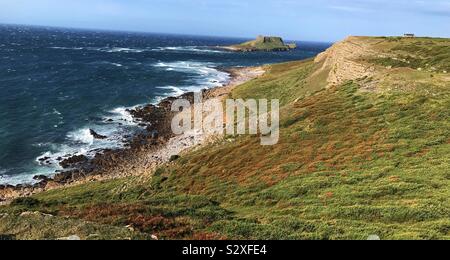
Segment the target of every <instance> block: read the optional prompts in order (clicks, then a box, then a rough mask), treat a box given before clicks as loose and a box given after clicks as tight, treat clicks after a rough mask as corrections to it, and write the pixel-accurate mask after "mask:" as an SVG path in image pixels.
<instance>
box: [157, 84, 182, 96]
mask: <svg viewBox="0 0 450 260" xmlns="http://www.w3.org/2000/svg"><path fill="white" fill-rule="evenodd" d="M156 88H157V89H166V90H170V93H167V95H166V96H181V95H183V94H184V93H186V89H183V88H179V87H175V86H166V87H156Z"/></svg>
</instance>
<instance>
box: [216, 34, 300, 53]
mask: <svg viewBox="0 0 450 260" xmlns="http://www.w3.org/2000/svg"><path fill="white" fill-rule="evenodd" d="M295 48H297V44H295V43H291V44H285V43H284V41H283V39H282V38H281V37H273V36H258V37H257V38H256V40H253V41H248V42H244V43H241V44H237V45H231V46H226V47H224V49H226V50H230V51H237V52H254V51H289V50H293V49H295Z"/></svg>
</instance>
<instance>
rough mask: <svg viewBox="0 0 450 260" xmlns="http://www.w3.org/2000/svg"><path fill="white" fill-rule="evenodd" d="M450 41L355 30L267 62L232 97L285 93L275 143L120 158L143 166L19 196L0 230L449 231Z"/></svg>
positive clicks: (254, 235)
mask: <svg viewBox="0 0 450 260" xmlns="http://www.w3.org/2000/svg"><path fill="white" fill-rule="evenodd" d="M449 48H450V40H449V39H429V38H384V37H377V38H371V37H350V38H347V39H346V40H344V41H342V42H339V43H337V44H335V45H334V46H333V47H331V48H330V49H328V50H327V51H326V52H324V53H322V54H320V55H318V56H317V57H316V58H315V59H311V60H305V61H296V62H289V63H283V64H275V65H270V66H266V67H265V68H264V70H265V71H266V73H265V74H264V75H262V76H258V77H256V78H255V79H253V80H252V81H249V82H246V83H245V84H242V85H240V86H238V87H236V88H234V89H232V90H231V93H229V95H230V97H232V98H236V99H237V98H242V99H248V98H254V99H259V98H267V99H279V100H280V104H281V107H282V108H281V115H280V116H281V121H280V128H281V129H280V133H281V134H280V142H279V143H278V144H277V145H274V146H269V147H267V146H261V145H259V144H260V142H259V139H258V136H240V137H239V136H235V137H231V136H227V137H224V138H219V139H217V140H216V141H215V142H214V143H212V144H209V145H206V146H201V148H200V149H194V150H189V151H186V152H183V153H181V154H179V156H178V157H176V158H174V159H173V160H171V162H170V163H167V164H164V165H161V166H160V167H158V168H157V169H156V170H150V169H147V170H142V169H143V168H142V167H140V165H133V166H132V165H130V164H127V167H121V168H120V169H121V170H123V171H129V172H136V171H142V172H145V174H139V175H138V176H131V177H126V178H120V179H115V180H108V181H103V182H92V183H88V184H83V185H78V186H75V187H68V188H65V189H61V190H53V191H49V192H43V193H40V194H37V195H34V196H33V197H30V198H27V199H18V200H15V201H13V202H12V203H11V205H9V206H5V207H1V208H0V235H1V234H9V235H11V236H14V238H19V239H27V238H57V237H59V236H70V235H77V236H78V237H80V238H81V239H90V238H92V237H91V236H90V234H89V232H87V231H86V230H92V229H91V228H92V226H94V227H93V228H95V233H96V234H98V235H100V236H102V237H104V234H110V235H111V236H115V237H113V238H117V239H118V238H121V237H123V235H126V236H128V237H131V238H155V237H157V238H164V239H362V240H365V239H367V238H368V237H369V236H371V235H372V236H373V235H377V236H379V237H380V238H381V239H450V232H449V227H450V218H449V216H450V200H449V198H450V189H449V188H448V187H450V176H449V173H448V169H449V168H450V157H449V156H448V155H449V154H450V121H449V120H448V119H449V118H450V77H449V74H448V71H449V65H450V63H449V61H450V50H449ZM258 75H259V74H258ZM30 212H34V213H30ZM36 212H37V213H36ZM39 212H45V213H46V214H51V216H43V215H42V214H41V213H39ZM67 217H69V218H67ZM36 218H39V219H44V218H45V221H44V222H36V221H35V219H36ZM74 219H77V220H76V221H75V220H74ZM69 220H70V221H69ZM32 221H34V222H32ZM63 221H65V222H63ZM29 223H33V227H34V228H33V230H31V231H30V230H28V231H27V230H26V229H23V228H21V227H23V226H27V225H28V224H29ZM49 223H52V225H49ZM58 223H59V224H58ZM57 224H58V225H57ZM62 224H64V225H62ZM100 224H101V227H100ZM88 225H90V226H88ZM53 226H54V227H55V228H53ZM74 227H76V228H74ZM84 227H86V228H84ZM88 227H89V228H88ZM40 230H41V231H40ZM110 230H114V232H111V231H110ZM71 232H72V233H71ZM73 232H79V233H77V234H73ZM30 233H31V234H30Z"/></svg>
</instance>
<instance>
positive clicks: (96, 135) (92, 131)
mask: <svg viewBox="0 0 450 260" xmlns="http://www.w3.org/2000/svg"><path fill="white" fill-rule="evenodd" d="M89 132H90V133H91V135H92V136H93V137H94V138H95V139H100V140H103V139H107V138H108V137H107V136H104V135H101V134H98V133H97V132H95V131H94V130H92V129H89Z"/></svg>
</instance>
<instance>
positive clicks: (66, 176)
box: [53, 172, 72, 183]
mask: <svg viewBox="0 0 450 260" xmlns="http://www.w3.org/2000/svg"><path fill="white" fill-rule="evenodd" d="M70 180H72V172H62V173H58V174H56V175H55V176H54V177H53V181H55V182H57V183H67V182H69V181H70Z"/></svg>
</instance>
